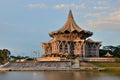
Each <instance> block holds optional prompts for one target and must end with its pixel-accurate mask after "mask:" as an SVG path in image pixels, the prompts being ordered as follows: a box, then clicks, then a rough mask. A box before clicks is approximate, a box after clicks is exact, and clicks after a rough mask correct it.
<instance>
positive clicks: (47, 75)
mask: <svg viewBox="0 0 120 80" xmlns="http://www.w3.org/2000/svg"><path fill="white" fill-rule="evenodd" d="M0 80H120V73H119V74H118V73H105V72H86V71H79V72H78V71H45V72H44V71H19V72H18V71H11V72H0Z"/></svg>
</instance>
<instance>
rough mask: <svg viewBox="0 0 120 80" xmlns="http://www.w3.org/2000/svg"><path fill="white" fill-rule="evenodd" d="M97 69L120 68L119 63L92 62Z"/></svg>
mask: <svg viewBox="0 0 120 80" xmlns="http://www.w3.org/2000/svg"><path fill="white" fill-rule="evenodd" d="M90 63H91V64H93V65H95V66H97V67H120V63H118V62H90Z"/></svg>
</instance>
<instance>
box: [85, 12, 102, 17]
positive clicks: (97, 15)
mask: <svg viewBox="0 0 120 80" xmlns="http://www.w3.org/2000/svg"><path fill="white" fill-rule="evenodd" d="M99 16H101V14H100V13H88V14H86V15H84V16H83V17H84V18H86V17H99Z"/></svg>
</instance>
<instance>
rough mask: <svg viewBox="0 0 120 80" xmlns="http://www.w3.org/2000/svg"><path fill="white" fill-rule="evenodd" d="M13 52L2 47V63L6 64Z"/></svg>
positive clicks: (0, 51)
mask: <svg viewBox="0 0 120 80" xmlns="http://www.w3.org/2000/svg"><path fill="white" fill-rule="evenodd" d="M10 54H11V52H10V51H9V50H8V49H0V64H4V63H6V62H8V61H9V58H10Z"/></svg>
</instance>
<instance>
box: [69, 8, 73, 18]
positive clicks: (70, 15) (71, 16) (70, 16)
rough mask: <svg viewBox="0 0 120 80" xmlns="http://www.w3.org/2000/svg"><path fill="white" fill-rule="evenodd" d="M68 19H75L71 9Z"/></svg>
mask: <svg viewBox="0 0 120 80" xmlns="http://www.w3.org/2000/svg"><path fill="white" fill-rule="evenodd" d="M68 19H73V15H72V11H71V9H70V11H69V14H68Z"/></svg>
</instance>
